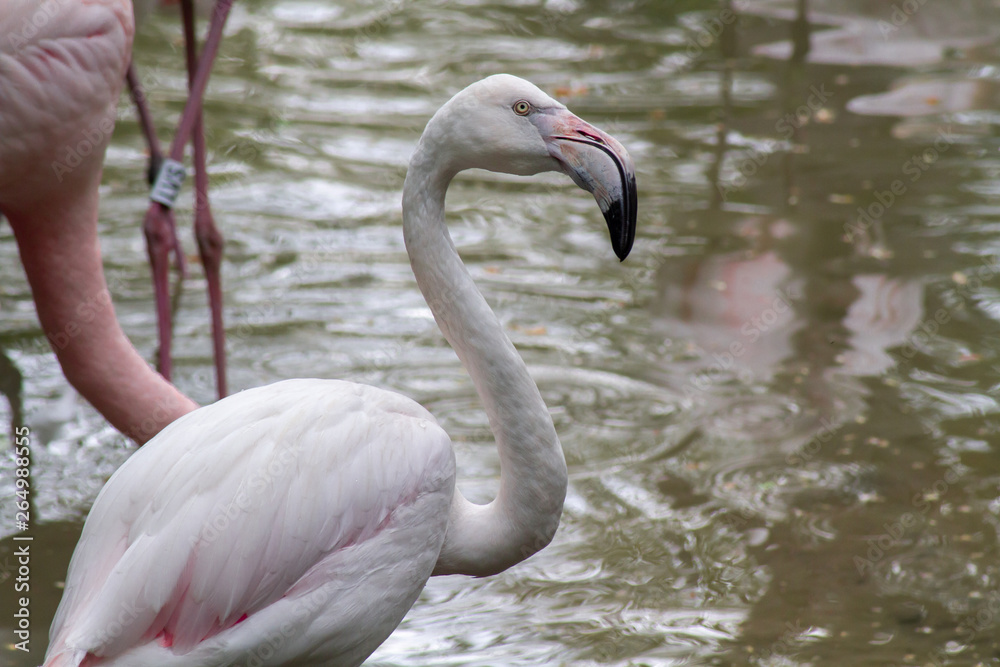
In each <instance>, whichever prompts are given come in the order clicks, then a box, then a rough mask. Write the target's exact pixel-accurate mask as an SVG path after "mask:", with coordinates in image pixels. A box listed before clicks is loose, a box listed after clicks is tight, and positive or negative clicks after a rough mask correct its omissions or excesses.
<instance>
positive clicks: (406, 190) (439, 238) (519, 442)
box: [403, 133, 567, 576]
mask: <svg viewBox="0 0 1000 667" xmlns="http://www.w3.org/2000/svg"><path fill="white" fill-rule="evenodd" d="M456 171H457V170H453V169H452V168H449V167H448V166H447V161H446V160H441V159H438V156H437V155H436V151H435V145H434V142H433V141H428V140H427V134H426V133H425V137H424V139H423V140H421V142H420V145H419V146H418V148H417V152H416V154H415V155H414V157H413V160H412V161H411V162H410V169H409V171H408V173H407V176H406V183H405V185H404V187H403V233H404V238H405V240H406V249H407V252H408V253H409V256H410V264H411V266H412V267H413V273H414V275H415V276H416V278H417V285H419V287H420V291H421V292H423V295H424V298H425V299H426V300H427V304H428V306H430V309H431V312H433V314H434V319H435V320H437V323H438V326H439V327H440V328H441V331H442V333H444V336H445V338H447V339H448V342H449V343H450V344H451V346H452V347H453V348H454V349H455V352H456V353H458V357H459V359H460V360H461V362H462V364H463V365H464V366H465V368H466V370H467V371H468V373H469V375H470V376H471V377H472V381H473V383H474V384H475V387H476V392H477V393H478V394H479V397H480V399H481V400H482V402H483V404H484V406H485V408H486V413H487V415H488V417H489V420H490V427H491V428H492V430H493V435H494V436H495V437H496V442H497V448H498V450H499V453H500V491H499V493H498V494H497V497H496V499H495V500H493V502H491V503H489V504H487V505H476V504H473V503H471V502H469V501H468V500H466V499H465V498H464V497H463V496H462V494H461V493H460V492H458V491H457V490H456V492H455V496H454V500H453V503H452V508H451V515H450V517H449V523H448V534H447V537H446V538H445V541H444V546H443V547H442V549H441V554H440V556H439V558H438V562H437V565H436V567H435V570H434V574H469V575H475V576H486V575H489V574H494V573H496V572H500V571H502V570H505V569H507V568H508V567H510V566H511V565H514V564H515V563H518V562H520V561H522V560H524V559H525V558H527V557H528V556H530V555H531V554H533V553H535V552H536V551H538V550H539V549H541V548H542V547H544V546H545V545H547V544H548V543H549V542H550V541H551V540H552V536H553V535H554V534H555V531H556V528H557V526H558V525H559V517H560V515H561V514H562V506H563V501H564V499H565V497H566V481H567V472H566V459H565V457H564V456H563V451H562V447H561V446H560V444H559V439H558V437H557V436H556V432H555V427H554V426H553V424H552V418H551V417H550V416H549V412H548V409H547V408H546V407H545V403H544V402H543V401H542V397H541V395H540V394H539V393H538V388H537V387H536V386H535V383H534V381H532V379H531V376H530V375H529V374H528V369H527V368H526V367H525V364H524V361H523V360H522V359H521V357H520V356H519V355H518V354H517V351H516V350H515V349H514V346H513V344H511V342H510V339H508V338H507V336H506V334H504V332H503V329H502V327H501V326H500V323H499V321H497V318H496V316H495V315H494V314H493V311H492V310H491V309H490V307H489V305H488V304H487V303H486V300H485V299H484V298H483V296H482V295H481V294H480V293H479V290H478V289H477V288H476V286H475V284H474V283H473V281H472V277H471V276H470V275H469V273H468V271H467V270H466V268H465V265H464V264H463V263H462V260H461V259H460V258H459V256H458V252H457V251H456V250H455V245H454V243H452V240H451V236H450V235H449V234H448V230H447V228H446V227H445V221H444V200H445V193H446V190H447V188H448V184H449V183H450V182H451V179H452V177H453V176H454V174H455V172H456Z"/></svg>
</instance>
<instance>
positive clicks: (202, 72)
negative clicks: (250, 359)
mask: <svg viewBox="0 0 1000 667" xmlns="http://www.w3.org/2000/svg"><path fill="white" fill-rule="evenodd" d="M232 6H233V0H218V2H217V3H216V5H215V9H214V10H213V12H212V20H211V22H210V24H209V27H208V36H207V37H206V39H205V47H204V49H203V50H202V56H201V58H200V59H199V60H198V67H197V68H196V71H195V75H194V78H193V80H192V82H191V85H190V94H189V96H188V100H187V103H186V104H185V106H184V111H183V113H182V114H181V120H180V123H179V124H178V126H177V133H176V134H175V135H174V139H173V142H172V143H171V144H170V153H169V155H168V159H167V160H166V161H165V162H164V166H163V168H162V169H161V170H160V172H159V175H158V178H157V180H158V182H159V181H160V180H161V178H162V177H163V175H164V172H168V173H169V174H172V175H173V178H170V179H165V180H170V181H172V182H170V183H168V186H167V188H166V189H167V190H170V191H172V192H176V191H177V190H178V189H179V188H180V180H181V179H182V178H183V167H182V166H180V165H181V160H183V158H184V146H185V145H186V144H187V142H188V141H189V140H190V139H191V136H192V134H193V132H194V128H195V125H196V121H197V120H198V117H199V116H198V114H197V113H196V111H195V110H197V109H200V108H201V105H202V100H203V99H204V97H205V88H206V87H207V85H208V77H209V76H210V74H211V71H212V62H213V61H214V60H215V55H216V53H218V50H219V44H220V42H221V41H222V30H223V28H224V27H225V23H226V19H227V18H228V17H229V11H230V10H231V9H232ZM156 191H157V187H156V186H154V192H156ZM167 200H168V201H172V199H171V198H167ZM170 206H171V204H169V203H164V201H163V200H162V198H161V199H154V200H153V201H151V202H150V205H149V208H148V209H147V210H146V218H145V222H144V225H143V228H144V229H146V230H152V232H153V233H154V234H161V233H163V228H162V221H163V220H164V219H165V216H166V215H167V213H169V211H170ZM149 233H150V231H147V238H148V235H149ZM150 247H151V248H152V247H153V246H150ZM157 247H158V246H157ZM219 247H220V250H221V244H220V246H219ZM152 261H153V260H152V258H151V262H152ZM153 265H154V275H153V286H154V290H159V289H160V287H159V286H160V285H161V284H162V285H163V286H164V287H165V286H166V281H165V280H164V281H162V283H161V282H160V281H158V278H157V275H156V273H155V270H156V269H155V267H156V266H158V265H157V264H155V263H154V264H153ZM207 271H208V269H207V267H206V273H207ZM164 275H165V270H164ZM164 303H165V304H166V301H165V300H164ZM159 304H160V296H159V293H157V316H158V318H159V321H160V341H161V342H160V352H159V369H160V372H161V373H163V375H164V377H167V378H168V379H169V372H170V367H171V364H170V338H171V332H170V310H169V304H166V307H165V308H161V307H160V305H159ZM217 349H218V346H217Z"/></svg>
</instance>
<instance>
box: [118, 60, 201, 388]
mask: <svg viewBox="0 0 1000 667" xmlns="http://www.w3.org/2000/svg"><path fill="white" fill-rule="evenodd" d="M125 78H126V80H127V81H128V88H129V92H130V93H131V95H132V101H133V102H134V103H135V109H136V113H137V114H138V116H139V125H140V126H141V127H142V133H143V135H145V137H146V143H147V144H148V146H149V173H148V174H147V178H148V179H149V181H150V184H152V183H153V181H155V180H156V176H157V174H158V173H159V171H160V168H161V167H162V166H163V159H164V156H163V149H162V148H161V147H160V140H159V137H157V135H156V127H155V126H154V124H153V116H152V114H151V113H150V111H149V105H148V104H147V103H146V92H145V89H144V88H143V86H142V83H141V82H140V81H139V77H138V75H137V74H136V71H135V64H134V63H129V67H128V72H127V73H126V75H125ZM143 233H144V235H145V236H146V250H147V252H148V254H149V264H150V269H151V271H152V274H153V293H154V295H155V297H156V319H157V326H158V329H159V341H160V348H159V351H158V352H157V357H158V358H157V370H159V371H160V373H161V374H162V375H163V377H165V378H166V379H167V380H169V379H170V373H171V363H170V337H171V330H170V287H169V271H170V260H169V256H170V252H171V251H173V253H174V258H175V260H176V261H177V267H178V269H179V270H180V272H181V275H182V276H183V275H185V274H186V272H187V266H186V262H185V260H184V252H183V251H182V249H181V245H180V243H179V242H178V240H177V224H176V222H175V221H174V213H173V210H172V209H170V208H166V207H164V208H163V209H162V210H159V211H157V214H156V215H155V216H150V215H148V214H147V216H146V219H145V220H144V222H143Z"/></svg>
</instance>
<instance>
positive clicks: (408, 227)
mask: <svg viewBox="0 0 1000 667" xmlns="http://www.w3.org/2000/svg"><path fill="white" fill-rule="evenodd" d="M471 168H482V169H489V170H492V171H501V172H507V173H512V174H519V175H529V174H536V173H539V172H544V171H562V172H564V173H566V174H568V175H569V176H570V177H571V178H572V179H573V180H574V181H575V182H576V183H577V184H579V185H580V186H581V187H583V188H585V189H587V190H589V191H591V192H593V193H594V195H595V197H596V198H597V200H598V202H599V203H600V206H601V209H602V210H603V211H604V215H605V218H606V219H607V222H608V226H609V229H610V231H611V240H612V245H613V247H614V250H615V252H616V254H617V255H618V256H619V257H620V258H622V259H624V257H625V256H626V255H627V254H628V252H629V250H630V249H631V246H632V240H633V238H634V233H635V218H636V189H635V177H634V172H633V167H632V163H631V159H630V158H629V156H628V154H627V153H626V151H625V149H624V148H623V147H622V146H621V144H619V143H618V142H617V141H616V140H615V139H613V138H612V137H610V136H608V135H607V134H605V133H604V132H602V131H600V130H598V129H596V128H594V127H593V126H591V125H589V124H587V123H585V122H584V121H582V120H580V119H579V118H577V117H576V116H574V115H573V114H572V113H570V112H569V111H568V110H567V109H566V107H564V106H563V105H562V104H560V103H558V102H556V101H555V100H553V99H552V98H550V97H549V96H548V95H546V94H545V93H543V92H542V91H540V90H539V89H538V88H536V87H535V86H533V85H531V84H530V83H528V82H526V81H523V80H521V79H518V78H516V77H513V76H509V75H503V74H501V75H496V76H493V77H490V78H488V79H485V80H483V81H480V82H478V83H474V84H472V85H471V86H469V87H468V88H466V89H465V90H463V91H462V92H460V93H458V94H457V95H455V97H454V98H452V100H451V101H449V102H448V103H447V104H445V105H444V107H442V108H441V109H440V110H439V111H438V112H437V114H435V115H434V117H433V118H432V119H431V120H430V122H429V123H428V124H427V128H426V129H425V131H424V133H423V136H422V138H421V140H420V142H419V144H418V146H417V149H416V152H415V153H414V155H413V157H412V159H411V161H410V168H409V172H408V174H407V176H406V182H405V185H404V187H403V233H404V238H405V241H406V248H407V252H408V253H409V256H410V263H411V266H412V268H413V272H414V274H415V276H416V279H417V284H418V285H419V287H420V290H421V291H422V292H423V295H424V298H425V299H426V300H427V303H428V305H429V306H430V309H431V311H432V312H433V314H434V317H435V319H436V320H437V323H438V326H439V327H440V328H441V331H442V332H443V333H444V335H445V337H446V338H447V339H448V342H449V343H451V345H452V347H454V349H455V351H456V352H457V353H458V356H459V358H460V359H461V361H462V363H463V365H464V366H465V368H466V369H467V370H468V372H469V374H470V376H471V377H472V380H473V382H474V384H475V387H476V391H477V392H478V394H479V396H480V398H481V400H482V401H483V403H484V405H485V407H486V412H487V415H488V416H489V420H490V426H491V428H492V430H493V433H494V435H495V437H496V442H497V447H498V449H499V453H500V463H501V471H502V472H501V478H500V490H499V493H498V494H497V497H496V499H495V500H493V501H492V502H491V503H489V504H487V505H476V504H473V503H471V502H469V501H468V500H466V499H465V498H464V497H463V496H462V495H461V494H460V493H456V492H455V460H454V454H453V452H452V445H451V441H450V439H449V438H448V435H447V434H446V433H445V432H444V430H443V429H442V428H441V427H440V426H439V425H438V424H437V422H436V421H435V420H434V417H432V416H431V414H430V413H429V412H427V411H426V410H425V409H424V408H423V407H421V406H420V405H419V404H417V403H415V402H414V401H412V400H411V399H409V398H405V397H403V396H401V395H399V394H396V393H392V392H389V391H384V390H381V389H376V388H374V387H370V386H366V385H360V384H354V383H350V382H341V381H335V380H316V379H312V380H288V381H285V382H279V383H276V384H273V385H269V386H266V387H261V388H258V389H252V390H249V391H245V392H242V393H239V394H236V395H233V396H231V397H229V398H225V399H222V400H220V401H219V402H217V403H215V404H213V405H210V406H207V407H203V408H200V409H198V410H196V411H194V412H192V413H190V414H188V415H185V416H184V417H181V418H180V419H178V420H177V421H175V422H174V423H172V424H170V425H169V426H167V427H166V428H165V429H164V430H163V431H162V432H160V434H159V435H158V436H157V437H155V438H154V439H153V440H151V441H150V442H149V443H148V444H146V445H145V446H144V447H143V448H142V449H140V450H139V451H138V452H136V453H135V454H134V455H133V456H132V458H130V459H129V460H128V461H127V462H126V463H125V464H124V465H123V466H122V467H121V469H119V470H118V471H117V472H116V473H115V474H114V476H112V478H111V479H110V480H109V481H108V484H107V485H106V486H105V487H104V489H103V490H102V491H101V494H100V495H99V496H98V498H97V501H96V502H95V503H94V507H93V509H92V510H91V512H90V516H89V517H88V518H87V522H86V525H85V526H84V529H83V535H82V537H81V538H80V543H79V545H78V546H77V548H76V552H75V553H74V554H73V560H72V562H71V564H70V568H69V574H68V576H67V580H66V591H65V594H64V596H63V599H62V602H61V603H60V605H59V610H58V612H57V613H56V617H55V620H54V621H53V623H52V631H51V644H50V646H49V649H48V653H47V656H46V662H45V665H46V666H47V667H54V666H56V665H73V666H79V665H87V666H94V665H108V666H110V665H115V666H124V665H132V666H135V665H157V666H159V667H172V666H177V667H180V666H181V665H183V666H184V667H198V666H205V667H207V666H209V665H233V664H239V665H244V664H247V665H284V664H295V665H317V666H318V665H358V664H360V663H361V662H363V661H364V660H365V658H367V657H368V655H370V654H371V653H372V651H374V650H375V648H377V647H378V646H379V644H381V643H382V642H383V641H384V640H385V639H386V637H388V636H389V634H390V633H392V631H393V629H395V627H396V626H397V625H398V624H399V622H400V621H401V620H402V618H403V616H404V615H405V614H406V612H407V610H408V609H409V608H410V606H411V605H412V604H413V602H414V601H415V600H416V598H417V596H418V594H419V593H420V591H421V589H422V588H423V587H424V584H425V583H426V581H427V579H428V577H430V576H431V575H443V574H467V575H473V576H485V575H490V574H494V573H497V572H500V571H502V570H505V569H506V568H508V567H510V566H512V565H514V564H515V563H518V562H520V561H522V560H524V559H525V558H527V557H528V556H530V555H531V554H532V553H534V552H536V551H538V550H539V549H541V548H542V547H544V546H545V545H546V544H548V543H549V541H550V540H551V539H552V536H553V534H554V533H555V530H556V527H557V525H558V523H559V517H560V514H561V512H562V506H563V500H564V498H565V494H566V483H567V471H566V462H565V459H564V457H563V452H562V449H561V446H560V444H559V440H558V438H557V437H556V432H555V428H554V426H553V424H552V419H551V418H550V416H549V413H548V410H547V409H546V407H545V404H544V403H543V402H542V398H541V396H540V394H539V392H538V388H537V387H536V386H535V384H534V382H533V381H532V380H531V377H530V375H529V374H528V371H527V368H526V367H525V365H524V362H523V361H522V360H521V358H520V356H518V354H517V352H516V350H515V349H514V346H513V345H512V344H511V342H510V340H509V339H508V338H507V336H506V335H505V334H504V332H503V329H502V327H501V326H500V323H499V322H498V321H497V319H496V316H495V315H494V314H493V312H492V311H491V310H490V308H489V306H488V305H487V303H486V300H485V299H483V297H482V295H481V294H480V293H479V291H478V290H477V289H476V286H475V284H474V283H473V281H472V278H471V277H470V276H469V274H468V272H467V271H466V269H465V266H464V265H463V263H462V260H461V259H460V258H459V256H458V253H457V251H456V250H455V246H454V244H453V243H452V240H451V237H450V236H449V234H448V230H447V228H446V226H445V210H444V209H445V205H444V204H445V192H446V190H447V188H448V184H449V183H450V182H451V180H452V178H453V177H454V176H455V175H456V174H457V173H458V172H460V171H462V170H464V169H471Z"/></svg>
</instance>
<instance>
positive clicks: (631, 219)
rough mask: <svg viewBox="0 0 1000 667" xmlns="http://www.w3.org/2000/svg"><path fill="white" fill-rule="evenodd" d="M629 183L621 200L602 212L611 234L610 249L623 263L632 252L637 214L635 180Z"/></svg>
mask: <svg viewBox="0 0 1000 667" xmlns="http://www.w3.org/2000/svg"><path fill="white" fill-rule="evenodd" d="M630 181H631V182H630V183H628V184H627V186H626V187H625V192H624V193H623V196H622V198H621V199H619V200H618V201H615V202H614V203H613V204H612V206H611V207H610V208H608V210H607V211H605V212H604V219H605V220H606V221H607V223H608V231H609V232H610V233H611V247H612V248H613V249H614V251H615V255H617V256H618V259H619V260H620V261H623V262H624V261H625V258H626V257H628V254H629V253H630V252H631V251H632V244H633V243H634V242H635V221H636V212H637V211H636V208H637V196H636V190H635V178H632V179H630Z"/></svg>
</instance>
